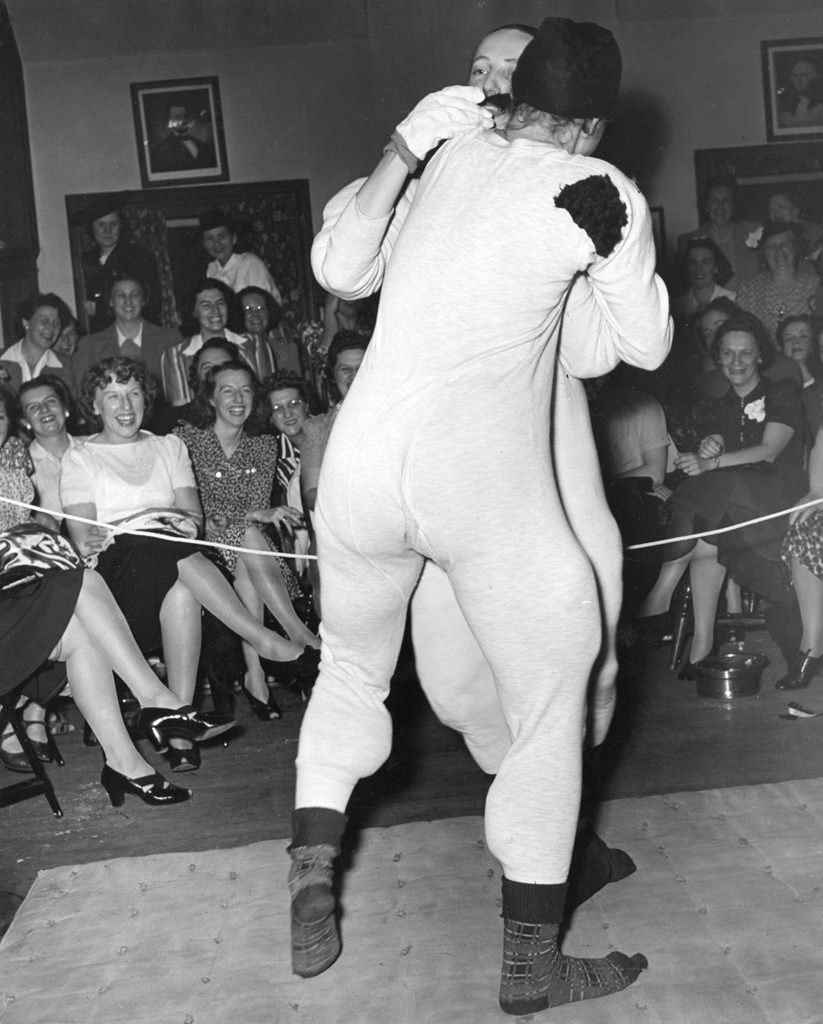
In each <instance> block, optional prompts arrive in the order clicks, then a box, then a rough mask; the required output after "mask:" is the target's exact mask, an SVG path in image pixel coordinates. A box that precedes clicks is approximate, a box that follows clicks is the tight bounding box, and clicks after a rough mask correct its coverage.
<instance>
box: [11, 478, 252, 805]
mask: <svg viewBox="0 0 823 1024" xmlns="http://www.w3.org/2000/svg"><path fill="white" fill-rule="evenodd" d="M0 476H2V473H0ZM13 544H14V534H13V533H7V534H3V533H0V551H2V552H3V553H6V552H7V551H8V550H9V548H10V547H11V546H13ZM1 580H2V576H1V575H0V581H1ZM0 657H2V659H3V678H2V682H0V689H2V692H7V691H8V690H9V689H11V688H12V687H15V686H17V685H19V684H20V683H21V682H22V681H23V680H25V679H29V678H30V677H32V676H34V674H35V673H36V671H37V669H38V668H39V667H40V665H42V663H43V662H44V661H46V660H47V659H48V660H51V661H61V662H65V665H66V676H67V678H68V682H69V685H70V686H71V694H72V699H73V700H74V702H75V704H76V705H77V708H78V710H79V711H80V713H81V714H82V715H83V717H84V718H85V719H86V721H87V722H88V724H89V726H90V727H91V729H92V730H93V731H94V734H95V736H96V737H97V739H98V742H99V743H100V746H101V747H102V749H103V756H104V758H105V763H104V765H103V771H102V774H101V776H100V783H101V785H102V786H103V788H104V789H105V790H106V792H107V793H108V795H109V799H110V800H111V803H112V806H113V807H120V806H121V805H122V803H123V799H124V797H125V795H126V794H127V793H132V794H134V795H135V796H138V797H139V798H140V799H141V800H142V801H143V802H144V803H147V804H152V805H162V804H176V803H180V802H182V801H183V800H188V799H189V797H190V796H191V790H188V789H181V788H180V787H178V786H173V785H171V784H170V783H169V782H167V781H166V780H165V779H164V778H163V776H162V775H160V774H158V773H157V772H155V770H154V769H153V768H152V766H151V765H150V764H149V763H148V762H147V761H146V760H145V759H144V758H143V756H142V755H141V754H140V752H139V751H138V750H137V748H136V747H135V746H134V744H133V743H132V741H131V738H130V737H129V734H128V732H127V731H126V726H125V724H124V722H123V716H122V713H121V710H120V704H119V701H118V697H117V691H116V689H115V684H114V676H113V674H112V673H113V672H116V673H117V674H118V676H120V678H121V679H122V680H123V682H124V683H125V684H126V686H128V688H129V689H130V690H131V692H132V693H133V694H134V696H135V698H136V700H137V702H138V703H139V705H140V708H141V710H140V713H139V715H138V718H137V724H138V728H139V729H140V730H141V731H142V732H144V733H145V734H146V735H147V736H148V737H149V738H150V739H151V740H152V742H153V744H154V745H155V746H156V747H157V749H158V750H163V749H165V747H166V746H167V745H168V743H169V742H172V741H173V740H177V739H180V738H183V739H184V740H185V741H186V742H187V743H190V744H192V743H195V742H199V741H201V740H204V739H210V738H212V737H214V736H219V735H220V734H221V733H223V732H226V731H227V730H228V729H230V728H232V726H233V725H234V722H233V721H232V720H230V719H229V720H226V719H219V718H217V717H216V716H213V715H208V714H203V713H201V712H197V711H195V710H194V708H192V707H191V706H184V705H183V704H182V702H181V701H180V699H179V698H178V697H176V696H175V694H173V693H172V692H171V691H170V690H168V689H167V688H166V687H165V686H163V684H162V683H161V682H160V680H159V679H158V678H157V676H156V675H155V674H154V672H153V671H152V670H151V668H150V667H149V666H148V664H147V663H146V661H145V659H144V658H143V657H142V655H141V654H140V651H139V650H138V648H137V645H136V644H135V642H134V637H133V636H132V635H131V633H130V632H129V628H128V625H127V624H126V620H125V618H124V617H123V613H122V612H121V611H120V609H119V608H118V607H117V605H116V604H115V602H114V600H113V598H112V596H111V592H110V591H109V589H108V587H107V586H106V584H105V583H104V582H103V580H102V579H101V578H100V576H99V575H98V574H97V573H96V572H92V571H90V570H84V569H82V568H76V569H65V570H60V569H51V570H48V571H46V572H44V573H43V574H42V575H41V576H39V578H37V579H35V580H32V581H31V582H30V583H26V584H23V585H22V586H15V587H14V588H13V589H9V590H3V589H2V585H0ZM22 704H23V721H24V723H25V728H26V732H27V733H28V732H29V720H28V717H27V714H26V712H27V711H28V709H29V706H30V702H28V703H26V697H25V696H24V697H23V698H22ZM18 706H19V705H18ZM39 742H40V743H42V742H43V741H39ZM32 746H33V747H34V749H35V753H39V749H38V747H39V745H38V741H34V740H33V741H32ZM0 761H2V762H3V764H4V765H5V766H6V767H7V768H9V769H11V770H12V771H23V772H26V771H30V766H29V763H28V759H27V758H26V756H25V754H23V752H22V749H21V748H20V745H19V743H18V742H17V739H16V737H15V736H14V735H13V734H12V733H11V731H10V729H9V730H7V731H6V732H4V734H3V738H2V740H1V741H0Z"/></svg>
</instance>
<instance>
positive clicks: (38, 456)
mask: <svg viewBox="0 0 823 1024" xmlns="http://www.w3.org/2000/svg"><path fill="white" fill-rule="evenodd" d="M18 401H19V404H20V423H21V425H22V426H23V428H24V429H25V430H26V431H28V433H29V435H30V436H31V437H32V442H31V444H30V445H29V456H30V457H31V461H32V464H33V466H34V477H33V482H34V488H35V491H36V494H35V503H36V504H37V505H39V506H40V507H41V508H44V509H48V512H49V514H48V516H46V514H45V513H38V519H39V520H40V521H41V522H44V523H45V524H46V525H48V526H50V527H51V528H52V529H54V530H58V529H59V528H60V524H61V523H62V522H63V515H62V511H61V506H60V462H61V460H62V458H63V456H64V455H65V453H66V452H67V451H68V450H69V448H74V447H76V445H78V444H79V443H80V442H79V441H78V440H77V439H76V438H74V437H73V436H72V435H71V434H70V433H69V432H68V420H69V417H70V416H71V396H70V395H69V391H68V388H67V387H66V385H65V384H64V383H63V381H62V380H60V378H59V377H53V376H52V375H51V374H49V373H43V374H41V375H40V376H39V377H35V378H33V379H32V380H30V381H26V383H25V384H23V385H22V386H21V387H20V394H19V396H18Z"/></svg>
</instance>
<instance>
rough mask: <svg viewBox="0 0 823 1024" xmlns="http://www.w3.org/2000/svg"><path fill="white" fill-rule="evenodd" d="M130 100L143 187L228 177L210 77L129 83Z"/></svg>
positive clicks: (217, 97) (216, 90) (215, 89)
mask: <svg viewBox="0 0 823 1024" xmlns="http://www.w3.org/2000/svg"><path fill="white" fill-rule="evenodd" d="M131 104H132V112H133V114H134V131H135V135H136V138H137V158H138V162H139V164H140V180H141V182H142V185H143V188H157V187H160V186H165V185H200V184H204V183H206V182H215V181H228V180H229V162H228V158H227V156H226V138H225V132H224V129H223V112H222V108H221V106H220V87H219V84H218V81H217V78H216V77H206V78H177V79H167V80H166V81H160V82H134V83H132V85H131Z"/></svg>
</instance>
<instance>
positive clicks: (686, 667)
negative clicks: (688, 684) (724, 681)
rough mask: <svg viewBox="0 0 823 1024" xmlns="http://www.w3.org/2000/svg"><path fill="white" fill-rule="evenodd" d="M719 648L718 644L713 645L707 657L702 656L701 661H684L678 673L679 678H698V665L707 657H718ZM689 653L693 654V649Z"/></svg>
mask: <svg viewBox="0 0 823 1024" xmlns="http://www.w3.org/2000/svg"><path fill="white" fill-rule="evenodd" d="M718 650H719V648H718V646H717V644H715V645H714V647H712V649H711V650H710V651H709V653H708V654H707V655H706V657H705V658H701V659H700V661H691V660H687V661H684V662H683V664H682V665H681V666H680V671H679V672H678V673H677V678H678V679H686V680H689V681H691V680H694V679H697V666H698V665H699V664H700V662H701V661H705V660H706V658H716V657H717V652H718ZM689 655H691V650H690V651H689Z"/></svg>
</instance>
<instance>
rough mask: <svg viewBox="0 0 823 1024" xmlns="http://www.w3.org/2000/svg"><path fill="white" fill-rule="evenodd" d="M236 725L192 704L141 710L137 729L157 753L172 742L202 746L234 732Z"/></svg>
mask: <svg viewBox="0 0 823 1024" xmlns="http://www.w3.org/2000/svg"><path fill="white" fill-rule="evenodd" d="M235 725H237V721H236V720H235V719H234V718H232V716H231V715H221V714H218V713H217V712H216V711H197V710H196V708H194V707H192V705H191V704H185V705H184V706H183V707H182V708H173V709H172V708H141V709H140V713H139V714H138V716H137V728H138V729H139V730H140V732H142V733H143V735H144V736H147V737H148V738H149V739H150V740H151V742H152V745H153V746H154V748H155V750H157V751H158V753H160V754H163V753H165V752H166V750H168V746H169V740H170V739H172V738H176V739H181V740H191V742H192V743H202V742H203V741H204V740H210V739H213V738H214V737H215V736H220V735H221V734H222V733H224V732H228V731H229V729H233V728H234V726H235Z"/></svg>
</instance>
